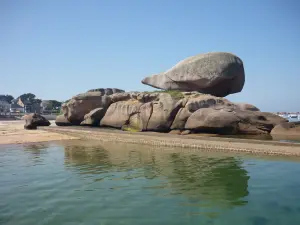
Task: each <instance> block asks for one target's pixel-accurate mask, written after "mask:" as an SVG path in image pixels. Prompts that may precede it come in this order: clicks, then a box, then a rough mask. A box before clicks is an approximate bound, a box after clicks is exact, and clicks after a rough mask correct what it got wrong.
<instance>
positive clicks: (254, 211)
mask: <svg viewBox="0 0 300 225" xmlns="http://www.w3.org/2000/svg"><path fill="white" fill-rule="evenodd" d="M299 173H300V163H299V161H297V159H290V158H285V159H281V158H261V157H260V158H258V157H256V158H253V157H252V156H251V157H250V156H244V155H238V154H235V155H233V154H222V155H220V154H216V153H215V154H214V153H204V152H202V153H201V152H199V151H198V152H197V151H187V150H186V149H185V150H182V149H171V148H153V147H150V146H138V145H128V144H127V145H125V144H105V145H99V143H97V144H96V143H93V142H79V141H72V142H57V143H44V144H30V145H25V146H16V145H15V146H13V145H10V146H1V147H0V224H1V225H33V224H35V225H46V224H47V225H50V224H51V225H58V224H64V225H79V224H84V225H89V224H91V225H92V224H113V225H117V224H130V225H134V224H138V225H140V224H197V225H198V224H209V225H225V224H228V225H232V224H241V225H247V224H249V225H267V224H271V225H277V224H291V225H296V224H300V204H299V202H300V192H299V186H300V180H299V179H298V177H299Z"/></svg>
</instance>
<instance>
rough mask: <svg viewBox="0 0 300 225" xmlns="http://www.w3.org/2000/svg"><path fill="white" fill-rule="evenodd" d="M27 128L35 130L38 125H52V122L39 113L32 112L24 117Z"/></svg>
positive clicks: (25, 127)
mask: <svg viewBox="0 0 300 225" xmlns="http://www.w3.org/2000/svg"><path fill="white" fill-rule="evenodd" d="M24 119H25V125H24V129H26V130H35V129H37V127H38V126H50V124H51V123H50V122H49V121H48V120H47V119H46V118H45V117H43V116H41V115H40V114H38V113H31V114H28V115H26V116H25V117H24Z"/></svg>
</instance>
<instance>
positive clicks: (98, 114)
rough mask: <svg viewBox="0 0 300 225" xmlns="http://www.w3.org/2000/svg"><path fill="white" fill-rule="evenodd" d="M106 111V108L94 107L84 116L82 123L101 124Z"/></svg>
mask: <svg viewBox="0 0 300 225" xmlns="http://www.w3.org/2000/svg"><path fill="white" fill-rule="evenodd" d="M105 112H106V110H105V109H104V108H96V109H93V110H92V111H90V112H89V113H88V114H86V115H85V116H84V120H83V121H82V122H81V123H80V125H86V126H99V124H100V121H101V119H102V118H103V116H104V114H105Z"/></svg>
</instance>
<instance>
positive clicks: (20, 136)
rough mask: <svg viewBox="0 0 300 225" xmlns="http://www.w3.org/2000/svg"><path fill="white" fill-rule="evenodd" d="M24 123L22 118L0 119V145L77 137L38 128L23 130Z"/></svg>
mask: <svg viewBox="0 0 300 225" xmlns="http://www.w3.org/2000/svg"><path fill="white" fill-rule="evenodd" d="M24 124H25V121H24V120H12V121H0V146H2V145H9V144H27V143H38V142H47V141H59V140H74V139H78V138H76V137H72V136H69V135H66V134H58V133H52V132H48V131H43V130H40V129H38V130H25V129H24ZM52 124H54V122H52Z"/></svg>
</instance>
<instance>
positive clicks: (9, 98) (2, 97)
mask: <svg viewBox="0 0 300 225" xmlns="http://www.w3.org/2000/svg"><path fill="white" fill-rule="evenodd" d="M13 99H14V97H13V96H11V95H0V101H5V102H8V103H11V101H12V100H13Z"/></svg>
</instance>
